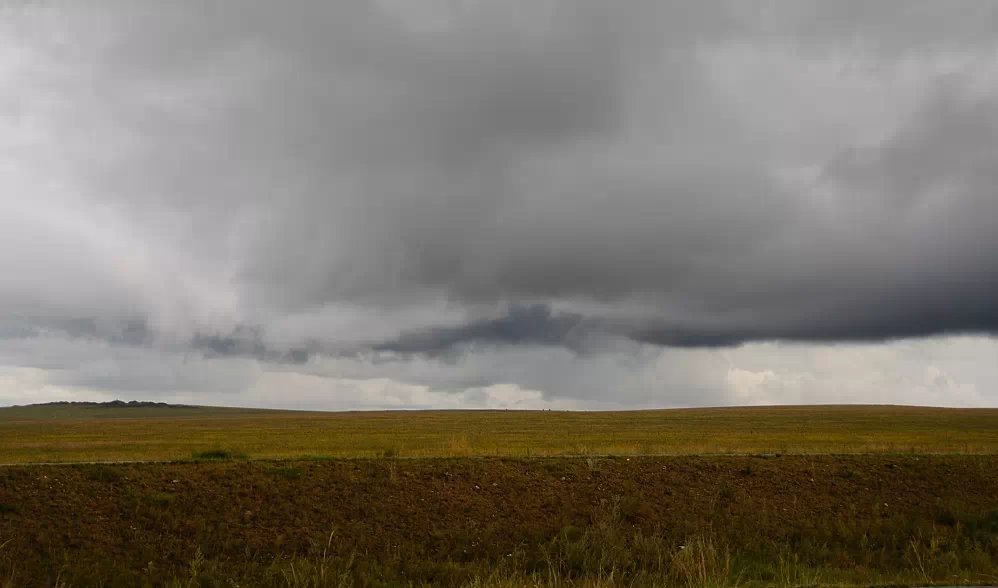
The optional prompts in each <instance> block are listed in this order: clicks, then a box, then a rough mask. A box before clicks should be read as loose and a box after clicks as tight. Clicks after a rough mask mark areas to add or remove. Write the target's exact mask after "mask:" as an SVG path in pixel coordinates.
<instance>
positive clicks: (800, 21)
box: [0, 1, 998, 363]
mask: <svg viewBox="0 0 998 588" xmlns="http://www.w3.org/2000/svg"><path fill="white" fill-rule="evenodd" d="M996 10H998V9H996V7H995V4H994V3H992V2H967V3H962V4H961V6H960V8H959V9H956V8H955V7H954V6H953V5H952V4H950V3H947V2H943V1H937V2H912V3H907V4H906V5H905V6H904V7H902V8H899V9H898V7H891V9H890V10H886V9H884V8H882V7H880V6H878V5H870V4H869V3H864V2H835V3H828V2H817V3H809V2H775V3H772V2H766V3H752V2H748V3H746V2H702V3H696V4H695V5H691V4H690V3H686V2H683V3H675V4H673V3H663V2H623V3H613V4H608V3H605V2H595V1H593V2H570V3H569V2H555V1H547V2H524V3H516V2H502V3H487V2H470V3H463V4H460V5H457V4H455V5H451V4H449V3H443V2H429V3H426V4H424V5H420V6H419V7H418V8H416V7H414V6H413V5H412V4H411V3H397V2H396V3H390V2H381V3H378V2H349V1H348V2H335V3H327V4H325V5H320V4H315V3H300V4H299V3H292V4H280V5H279V4H275V3H269V2H239V3H236V2H232V3H227V2H217V3H211V4H203V3H189V4H188V3H183V2H181V3H170V4H156V3H134V2H121V3H112V2H108V3H106V4H103V5H101V6H100V7H99V8H96V9H94V8H93V7H88V8H86V9H84V8H83V7H81V6H78V5H75V4H74V3H68V2H67V3H48V2H42V3H31V4H28V5H25V6H22V7H19V8H7V9H5V12H4V13H3V16H2V20H3V22H4V24H3V28H0V34H2V35H3V36H2V37H0V40H2V43H3V44H4V45H5V46H7V47H9V48H12V51H10V52H5V53H6V54H7V55H9V56H8V57H5V58H3V59H2V60H0V83H2V84H4V86H5V87H9V88H12V89H13V91H12V92H11V93H7V92H5V93H4V94H8V95H7V96H6V97H4V98H0V133H2V135H3V136H4V138H3V139H0V154H3V157H4V158H5V160H6V161H7V162H8V165H0V190H2V191H0V235H2V236H0V270H2V272H0V307H2V308H3V309H5V310H4V312H5V314H6V316H4V317H0V318H2V321H0V339H2V338H12V337H25V336H29V335H31V334H32V333H35V334H37V332H39V330H41V331H43V332H46V333H48V332H50V331H52V330H60V331H61V332H64V333H65V334H67V335H68V336H72V337H85V338H86V337H90V338H96V339H104V340H107V341H112V342H114V344H116V345H123V346H145V347H153V348H163V349H169V350H171V352H172V351H176V350H182V349H185V348H187V349H190V350H194V351H197V352H202V353H205V354H209V355H213V356H229V355H243V356H247V357H255V358H258V359H261V360H266V361H271V360H272V361H287V362H291V363H301V362H304V361H306V360H307V359H308V358H309V357H311V356H312V355H315V354H319V355H327V356H330V357H336V356H340V355H343V356H349V355H351V354H356V353H367V352H371V353H374V354H375V355H377V354H388V355H391V354H398V355H399V356H400V357H409V356H411V355H412V354H428V355H432V356H442V355H452V354H454V353H455V352H462V351H469V350H474V349H476V348H477V347H480V346H482V345H484V346H496V345H498V346H517V345H531V346H536V345H543V346H563V347H566V348H568V349H570V350H573V351H575V352H581V353H583V354H589V353H590V352H594V351H599V350H600V349H615V348H616V347H615V346H617V345H619V344H620V340H624V341H626V340H633V341H636V342H640V343H651V344H656V345H666V346H718V345H732V344H739V343H743V342H746V341H754V340H773V339H785V340H816V341H853V340H879V339H888V338H896V337H909V336H928V335H935V334H941V333H961V332H977V333H995V332H996V331H998V302H996V298H995V296H994V295H993V293H994V292H995V291H998V264H996V263H994V262H993V260H992V259H991V255H990V252H992V251H994V250H996V249H998V226H996V224H998V195H996V193H995V186H996V185H998V182H996V180H998V167H996V166H995V161H998V159H996V155H998V122H996V121H998V66H996V65H995V64H996V59H995V58H996V56H998V42H996V41H995V39H994V38H993V31H994V25H995V24H996V23H998V14H996ZM636 347H640V345H638V346H636ZM594 361H595V360H594Z"/></svg>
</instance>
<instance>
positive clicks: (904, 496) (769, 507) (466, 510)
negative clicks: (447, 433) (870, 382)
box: [0, 455, 998, 586]
mask: <svg viewBox="0 0 998 588" xmlns="http://www.w3.org/2000/svg"><path fill="white" fill-rule="evenodd" d="M608 508H612V509H613V512H614V516H615V517H617V519H619V520H618V522H619V524H620V525H621V526H623V527H624V528H625V529H626V530H628V532H630V531H632V530H633V531H634V532H641V533H645V534H648V535H655V536H658V537H660V538H663V539H664V541H665V542H666V543H667V544H670V545H672V544H674V545H675V546H677V547H678V546H679V545H681V544H682V542H683V541H685V540H687V539H688V538H689V537H691V536H695V535H708V536H710V537H712V538H713V540H715V541H717V542H718V543H719V544H721V545H724V546H725V547H726V548H729V549H731V550H732V552H733V553H735V554H740V555H741V556H742V557H744V558H747V559H748V558H752V557H772V556H773V554H776V553H794V554H796V556H798V557H801V558H803V559H804V560H807V563H808V564H809V565H813V566H819V567H826V568H829V567H830V568H836V569H841V570H846V571H849V570H858V571H864V570H867V571H868V570H883V571H885V572H889V571H890V570H893V569H900V568H902V567H905V566H910V565H911V564H912V561H911V554H910V553H909V550H910V549H911V546H912V545H913V544H914V543H913V542H919V541H926V542H928V541H929V540H930V538H936V540H938V541H941V542H943V544H944V545H945V544H952V545H956V546H959V545H963V544H961V543H960V542H970V543H968V544H966V545H964V547H966V548H967V549H970V551H972V552H973V553H975V554H977V555H975V556H974V557H978V558H984V559H983V560H981V561H978V562H977V563H976V564H975V566H976V567H977V568H980V567H981V566H982V565H983V566H984V567H987V565H988V562H989V561H990V565H991V566H994V565H995V564H996V563H998V456H883V455H880V456H772V457H748V456H732V457H689V456H683V457H632V458H623V457H619V458H588V459H587V458H578V459H569V458H538V459H489V458H486V459H380V460H336V461H290V462H265V461H252V462H242V461H227V462H218V463H169V464H122V465H67V466H13V467H5V468H0V544H2V545H3V547H2V548H0V566H2V567H0V580H3V579H4V578H12V579H13V585H16V586H21V585H52V584H53V583H54V582H55V581H56V579H57V578H58V579H59V580H60V581H65V582H68V583H70V584H73V585H91V584H94V583H97V582H103V583H104V584H105V585H118V584H120V585H140V584H142V583H143V582H150V583H155V582H156V578H160V579H161V578H166V577H171V575H179V574H183V573H184V571H185V570H186V569H187V568H188V566H189V563H190V561H191V559H192V557H193V556H194V554H195V553H196V552H197V551H198V550H200V552H201V553H202V554H203V556H204V558H205V559H207V560H209V561H210V562H212V563H213V565H215V566H216V567H218V568H219V569H223V570H231V574H233V577H237V576H238V577H240V578H243V581H247V582H249V581H250V580H251V579H252V578H254V577H258V575H262V574H264V573H265V570H266V569H268V568H270V567H272V566H273V565H274V564H275V562H279V561H281V560H282V558H287V557H291V556H295V555H309V554H311V555H315V554H318V553H321V552H322V551H323V550H326V552H327V555H328V556H330V557H332V556H335V557H343V558H348V557H350V556H351V554H353V556H354V558H353V560H352V561H354V562H359V563H355V564H354V566H355V567H357V566H361V567H363V566H367V567H368V568H370V569H368V570H367V571H366V572H365V571H364V570H360V572H358V574H360V573H361V572H363V574H362V575H363V577H365V578H368V579H370V578H372V577H376V576H378V575H379V574H381V575H384V577H385V583H386V584H389V585H390V584H391V583H392V580H391V577H389V576H391V574H395V576H393V577H395V578H398V577H404V578H407V579H410V580H413V581H417V582H423V581H426V582H439V583H452V582H459V581H464V580H466V579H467V578H469V577H471V576H472V575H473V574H474V573H475V570H479V569H482V568H483V566H484V567H488V566H492V565H495V564H496V563H497V562H501V561H503V559H504V558H509V557H513V556H512V555H511V554H514V553H516V554H518V555H517V557H519V558H521V559H522V561H523V564H522V565H524V566H526V567H528V568H529V567H530V566H540V565H542V563H541V562H542V561H543V558H544V553H545V549H550V546H551V545H552V542H553V541H556V540H557V538H558V537H562V538H564V537H568V538H569V540H570V539H571V535H572V533H573V532H576V530H582V529H585V528H587V527H590V526H591V525H593V524H594V516H598V513H599V512H601V509H602V511H606V510H607V509H608ZM594 513H597V514H596V515H594ZM947 542H949V543H947ZM958 544H959V545H958ZM968 545H969V546H970V547H968ZM327 546H328V547H327ZM971 547H972V549H971ZM961 553H962V552H961ZM958 557H963V556H962V555H958ZM747 559H746V561H747ZM981 562H983V564H982V563H981ZM379 566H380V567H379ZM374 568H377V570H375V571H376V573H373V572H372V571H371V570H372V569H374ZM386 570H387V571H386ZM528 571H529V570H528ZM364 574H366V575H364ZM259 577H262V576H259ZM358 577H360V576H358ZM365 582H367V580H365ZM2 584H3V582H2V581H0V585H2ZM244 585H246V584H244Z"/></svg>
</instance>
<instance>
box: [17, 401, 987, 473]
mask: <svg viewBox="0 0 998 588" xmlns="http://www.w3.org/2000/svg"><path fill="white" fill-rule="evenodd" d="M219 449H223V450H226V451H231V452H233V453H234V454H239V455H244V456H248V457H249V458H251V459H287V458H304V457H317V456H318V457H384V456H390V457H475V456H493V457H496V456H506V457H537V456H573V455H574V456H578V455H694V454H696V455H701V454H762V453H781V454H821V453H832V454H856V453H919V454H939V453H961V454H996V453H998V409H945V408H920V407H904V406H802V407H793V406H790V407H752V408H709V409H681V410H646V411H628V412H559V411H414V412H405V411H387V412H296V411H269V410H252V409H237V408H209V407H107V406H101V405H92V406H74V405H54V406H28V407H9V408H0V463H32V462H36V463H37V462H81V461H119V460H120V461H130V460H142V461H145V460H150V461H170V460H180V459H190V458H191V456H192V455H193V454H195V453H197V452H203V451H212V450H219Z"/></svg>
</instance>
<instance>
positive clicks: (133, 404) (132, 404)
mask: <svg viewBox="0 0 998 588" xmlns="http://www.w3.org/2000/svg"><path fill="white" fill-rule="evenodd" d="M31 406H79V407H85V406H96V407H106V408H203V407H201V406H196V405H192V404H167V403H166V402H151V401H148V400H129V401H127V402H126V401H124V400H110V401H108V402H75V401H67V400H60V401H58V402H39V403H37V404H25V405H15V406H12V407H11V408H27V407H31Z"/></svg>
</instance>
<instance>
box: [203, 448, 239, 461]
mask: <svg viewBox="0 0 998 588" xmlns="http://www.w3.org/2000/svg"><path fill="white" fill-rule="evenodd" d="M191 457H192V458H193V459H194V460H195V461H226V460H232V459H248V458H249V456H247V455H246V454H245V453H243V452H241V451H229V450H227V449H207V450H204V451H194V452H192V453H191Z"/></svg>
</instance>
